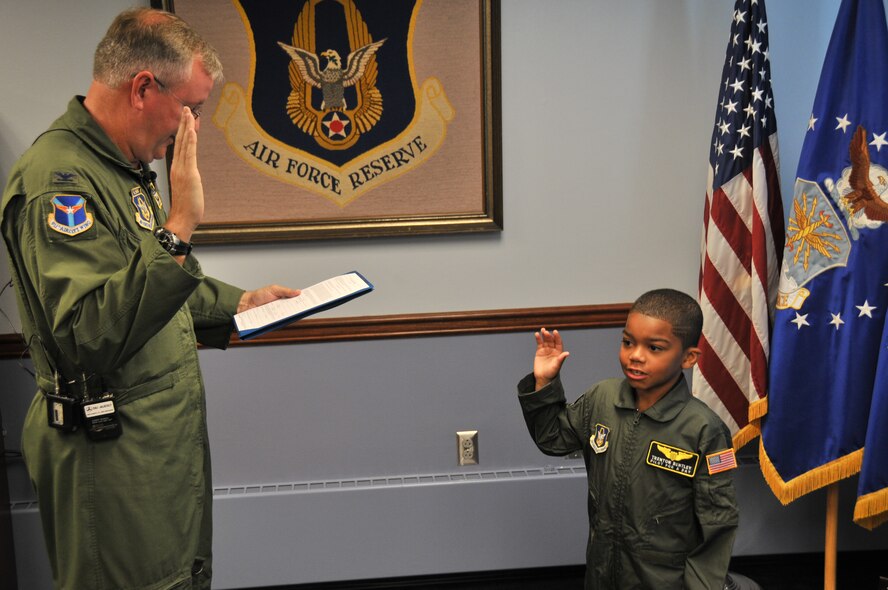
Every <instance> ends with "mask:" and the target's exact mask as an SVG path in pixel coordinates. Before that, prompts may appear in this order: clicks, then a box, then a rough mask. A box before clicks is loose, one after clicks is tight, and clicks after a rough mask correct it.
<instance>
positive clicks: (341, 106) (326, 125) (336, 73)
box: [278, 0, 386, 150]
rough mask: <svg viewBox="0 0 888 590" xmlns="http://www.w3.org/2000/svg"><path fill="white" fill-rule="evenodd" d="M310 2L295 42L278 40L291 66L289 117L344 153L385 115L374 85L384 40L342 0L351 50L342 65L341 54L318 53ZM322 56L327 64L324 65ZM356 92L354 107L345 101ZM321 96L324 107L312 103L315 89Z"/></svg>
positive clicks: (298, 22)
mask: <svg viewBox="0 0 888 590" xmlns="http://www.w3.org/2000/svg"><path fill="white" fill-rule="evenodd" d="M318 1H319V0H310V1H309V2H307V3H306V5H305V7H304V8H303V9H302V11H301V12H300V13H299V16H298V17H297V19H296V24H295V26H294V27H293V38H292V40H291V44H287V43H283V42H281V41H278V45H279V46H280V47H281V49H283V50H284V51H285V52H286V53H287V55H288V56H289V57H290V63H289V66H288V71H289V78H290V87H291V90H290V94H289V96H288V97H287V114H288V115H289V116H290V119H291V120H292V121H293V124H294V125H296V126H297V127H298V128H299V129H301V130H302V131H303V132H305V133H307V134H309V135H311V136H312V137H313V138H314V139H315V141H317V142H318V144H319V145H321V146H322V147H324V148H327V149H331V150H342V149H346V148H348V147H351V146H352V145H354V143H355V142H356V141H357V140H358V138H359V137H360V136H361V134H362V133H366V132H367V131H369V130H370V129H372V128H373V127H374V126H375V125H376V123H377V122H379V119H380V117H382V94H381V93H380V91H379V89H378V88H377V87H376V81H377V76H378V74H379V72H378V66H377V64H376V52H377V51H379V48H380V47H382V45H383V43H385V41H386V39H381V40H379V41H374V40H373V38H372V37H371V36H370V32H369V31H368V29H367V25H366V23H365V22H364V21H363V19H362V18H361V15H360V13H359V12H358V10H357V8H356V7H355V5H354V2H353V1H352V0H339V2H340V4H342V5H343V8H344V12H345V15H346V19H345V20H346V23H345V25H346V28H347V29H348V39H349V44H350V46H351V47H357V49H354V50H352V51H350V53H349V54H348V55H347V56H346V59H345V65H344V67H343V63H342V58H341V57H340V54H339V52H337V51H335V50H333V49H325V50H324V51H322V52H321V53H320V54H316V53H315V47H314V46H315V35H314V32H315V6H316V5H317V3H318ZM321 58H324V59H325V60H326V63H325V64H324V66H323V67H322V66H321ZM349 87H354V88H355V95H356V99H355V103H356V104H354V105H353V106H352V108H349V105H348V104H347V102H346V98H345V89H346V88H349ZM313 89H318V90H320V92H321V108H320V110H318V109H316V108H315V107H314V106H313V105H312V90H313Z"/></svg>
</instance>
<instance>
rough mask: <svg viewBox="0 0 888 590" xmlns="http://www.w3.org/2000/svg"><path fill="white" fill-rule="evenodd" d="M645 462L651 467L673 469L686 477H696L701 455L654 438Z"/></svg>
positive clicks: (673, 471)
mask: <svg viewBox="0 0 888 590" xmlns="http://www.w3.org/2000/svg"><path fill="white" fill-rule="evenodd" d="M645 462H646V463H647V464H648V465H650V466H651V467H656V468H658V469H664V470H666V471H671V472H672V473H677V474H679V475H683V476H685V477H694V474H695V473H697V464H698V463H699V462H700V455H698V454H697V453H693V452H691V451H687V450H685V449H680V448H678V447H673V446H671V445H667V444H666V443H661V442H658V441H655V440H654V441H651V446H650V448H649V449H648V454H647V459H646V460H645Z"/></svg>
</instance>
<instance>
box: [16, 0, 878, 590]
mask: <svg viewBox="0 0 888 590" xmlns="http://www.w3.org/2000/svg"><path fill="white" fill-rule="evenodd" d="M128 4H129V3H127V2H122V1H115V0H93V1H91V2H89V3H71V2H69V3H58V2H54V1H53V2H50V1H49V0H32V1H30V2H10V1H5V2H3V3H2V4H0V52H2V55H4V59H3V60H2V63H0V80H2V81H3V85H4V87H3V91H2V93H0V181H2V180H3V179H5V177H6V175H7V174H8V172H9V169H10V167H11V166H12V164H13V162H14V161H15V159H16V157H17V156H18V155H19V154H20V153H21V152H22V151H23V150H24V149H26V147H27V146H28V144H29V143H30V141H31V140H32V139H33V137H34V136H36V135H37V133H39V132H40V131H41V130H42V129H44V128H45V127H46V126H47V125H48V123H49V122H50V121H51V120H52V119H54V118H55V117H56V116H57V115H58V114H59V113H60V112H61V111H62V110H63V109H64V108H65V104H66V103H67V101H68V99H69V98H70V96H71V95H73V94H75V93H83V92H85V90H86V88H87V84H88V81H89V77H90V67H91V66H90V62H91V54H92V51H93V49H94V47H95V44H96V42H97V41H98V39H99V37H100V36H101V34H102V33H103V32H104V29H105V28H106V26H107V24H108V23H109V22H110V20H111V19H112V18H113V16H114V14H116V13H117V12H118V11H119V10H120V9H122V8H124V7H125V6H127V5H128ZM732 8H733V2H731V1H730V0H719V1H715V0H627V1H624V2H613V1H612V0H570V1H568V0H559V1H557V2H554V1H553V2H545V3H541V2H534V1H531V0H504V1H503V3H502V10H501V12H502V96H503V100H502V119H503V141H502V143H503V203H504V212H505V230H504V231H503V232H502V233H500V234H495V235H493V234H486V235H474V236H466V235H461V236H440V237H433V236H427V237H422V238H379V239H366V240H339V241H332V240H328V241H312V242H288V243H279V244H263V245H233V246H206V247H202V248H200V251H199V257H200V259H201V261H202V263H203V265H204V268H205V270H206V271H207V272H208V273H210V274H215V275H216V276H219V277H220V278H223V279H225V280H228V281H231V282H235V283H238V284H242V285H244V286H247V287H249V286H255V285H260V284H264V283H267V282H282V283H286V284H291V285H294V286H300V285H306V284H311V283H313V282H315V281H317V280H319V279H322V278H325V277H326V276H328V275H329V274H331V273H332V272H337V271H341V270H345V269H351V268H358V269H360V270H361V271H362V272H364V273H366V274H367V276H368V277H370V279H371V280H372V281H374V283H375V284H376V285H377V291H376V292H375V293H374V294H373V295H372V296H368V297H365V298H362V299H359V300H357V301H355V302H353V303H350V304H349V305H348V306H345V307H342V308H340V309H338V310H335V311H334V312H331V315H332V313H335V314H338V315H373V314H387V313H408V312H427V311H454V310H473V309H499V308H511V307H536V306H541V307H542V306H558V305H572V304H586V303H619V302H626V301H630V300H632V299H633V298H634V297H635V296H636V295H637V294H638V293H639V292H641V291H643V290H646V289H648V288H651V287H659V286H671V287H675V288H679V289H684V290H686V291H689V292H693V291H694V289H695V285H696V277H697V264H698V263H697V258H698V255H699V253H698V249H699V236H700V221H701V216H702V205H703V195H704V191H705V180H706V161H707V156H708V149H709V146H708V144H709V139H710V132H711V128H712V122H713V119H714V114H715V101H716V97H717V91H718V84H719V77H720V75H721V68H722V61H723V56H724V49H725V46H726V44H727V40H728V39H727V37H728V31H729V25H730V17H731V12H732ZM837 9H838V3H836V2H832V1H826V0H817V1H807V0H780V1H773V0H772V1H771V2H770V3H769V4H768V10H769V16H770V34H771V58H772V63H773V76H774V88H775V90H774V92H775V100H776V108H777V117H778V123H779V128H780V140H781V159H782V161H783V169H782V178H783V184H784V186H785V187H787V188H786V189H785V192H788V190H789V188H788V187H790V186H791V183H792V177H793V174H794V172H795V164H796V161H797V158H798V152H799V150H800V147H801V138H802V135H803V132H804V129H805V125H806V123H807V119H808V115H809V113H810V107H811V104H812V103H813V94H814V90H815V87H816V84H817V77H818V75H819V70H820V65H821V62H822V59H823V53H824V51H825V48H826V44H827V41H828V38H829V34H830V31H831V27H832V23H833V21H834V18H835V14H836V12H837ZM565 129H567V130H568V131H569V132H565ZM383 190H384V189H383ZM7 279H8V271H7V269H6V266H5V264H0V280H2V281H4V282H5V281H6V280H7ZM0 308H2V309H3V310H4V311H5V312H6V313H7V314H9V315H10V316H11V317H12V322H13V324H15V325H16V327H17V325H18V320H17V316H16V313H15V302H14V298H13V297H12V296H11V294H10V293H7V294H4V295H3V296H2V297H0ZM0 322H2V320H0ZM9 331H11V328H9V329H5V330H4V329H0V332H9ZM618 334H619V332H618V331H617V330H579V331H570V332H569V333H567V334H566V336H567V337H568V346H569V348H570V349H571V351H572V356H571V359H570V362H569V365H568V366H567V367H566V368H565V379H566V380H567V383H568V385H569V387H570V388H571V390H572V392H573V394H574V395H578V394H579V393H580V392H581V390H582V389H583V388H584V387H585V386H586V385H588V384H591V383H592V382H594V381H596V380H598V379H601V378H604V377H609V376H612V375H614V374H615V373H616V371H617V370H618V369H617V365H616V351H615V348H616V342H617V338H618ZM532 349H533V340H532V337H531V336H530V335H529V334H501V335H484V336H466V337H433V338H421V339H412V340H391V341H372V342H353V343H322V344H315V345H298V346H273V347H253V348H245V349H237V350H232V351H228V352H218V351H202V352H201V360H202V363H203V368H204V374H205V376H206V381H207V389H208V397H209V400H208V403H209V410H208V412H209V414H208V418H209V423H210V436H211V440H212V442H213V458H214V478H215V485H216V487H217V501H216V502H215V512H216V516H217V526H216V541H215V546H216V554H217V556H218V557H219V563H218V564H217V567H216V573H217V576H216V587H218V588H237V587H244V586H254V587H258V586H270V585H275V584H284V583H291V584H293V583H301V582H311V581H325V580H337V579H357V578H373V577H379V576H398V575H420V574H433V573H446V572H455V571H469V570H484V569H501V568H520V567H533V566H547V565H560V564H575V563H582V561H583V543H584V538H585V530H586V523H585V501H584V485H583V475H582V473H581V470H580V471H577V466H578V463H579V462H577V461H575V460H567V459H557V460H555V459H551V458H547V457H544V456H542V455H540V454H539V453H538V452H537V451H536V449H535V448H534V446H533V444H532V443H531V442H530V440H529V438H528V436H527V434H526V432H525V428H524V425H523V421H522V419H521V416H520V411H519V409H518V405H517V402H516V401H515V399H514V384H515V383H516V382H517V380H518V379H519V378H520V377H521V376H522V375H523V374H524V373H525V372H526V371H527V370H528V369H529V366H530V356H531V354H532ZM0 382H2V383H3V384H4V385H3V395H0V408H2V412H3V420H4V426H5V428H6V430H7V431H8V436H7V439H6V445H7V447H8V448H10V447H11V448H17V447H18V444H17V443H18V440H19V437H20V432H21V420H22V417H23V415H24V412H25V409H26V407H27V404H28V402H29V399H30V396H31V391H32V388H33V384H32V382H31V380H30V377H29V376H28V375H27V374H26V373H25V372H24V371H22V370H21V369H20V368H19V364H18V363H17V362H16V361H11V360H10V361H0ZM465 429H478V430H479V431H480V449H481V465H479V466H478V469H472V470H466V469H464V468H463V469H460V468H458V467H457V466H456V465H455V439H454V432H455V431H456V430H465ZM9 474H10V478H11V486H12V490H11V493H12V497H13V500H14V502H15V503H14V510H13V513H14V519H15V534H16V541H17V547H16V549H17V558H18V563H19V575H20V578H21V579H20V587H21V588H28V589H32V588H33V589H38V590H39V589H43V588H48V587H49V586H48V581H47V580H48V573H47V570H46V561H45V555H44V554H43V550H42V546H41V545H40V542H41V541H40V533H39V529H38V524H37V513H36V508H35V507H34V505H33V504H31V503H30V502H31V501H32V500H33V494H32V493H31V491H30V488H29V484H28V482H27V477H26V474H25V473H24V469H23V468H22V466H21V464H14V465H13V466H11V468H10V469H9ZM491 474H492V475H491ZM420 477H422V478H424V479H422V480H420V479H419V478H420ZM413 478H416V479H415V480H414V479H413ZM428 478H431V479H429V480H428V481H426V480H427V479H428ZM737 482H738V489H739V490H740V502H741V512H742V519H743V520H742V524H741V531H740V535H739V537H738V541H737V545H736V553H737V554H738V555H753V554H762V553H790V552H802V551H817V550H819V548H820V547H821V539H822V507H823V497H822V494H819V493H818V494H812V495H810V496H808V497H805V498H803V499H802V500H799V501H798V502H796V503H795V504H793V505H791V506H790V507H788V508H783V507H780V506H779V504H778V503H777V502H776V500H774V498H773V496H772V495H771V494H770V492H769V491H768V490H767V489H766V488H765V486H764V485H763V483H762V481H761V476H760V474H759V472H758V468H757V467H756V466H754V465H749V466H744V467H743V468H741V470H740V472H739V473H738V477H737ZM853 493H854V491H853V484H852V485H851V487H849V486H843V492H842V494H843V499H844V500H845V501H846V502H847V501H848V500H850V498H851V497H852V496H853ZM840 520H841V521H842V528H841V531H840V547H842V548H843V549H859V548H865V547H872V548H876V547H880V548H884V547H888V538H886V537H888V530H885V531H878V532H877V533H876V534H869V533H866V532H865V531H863V530H862V529H859V528H858V527H854V526H853V525H850V524H849V522H850V510H849V509H848V507H847V505H846V506H844V507H843V510H842V512H841V516H840ZM883 528H885V527H883Z"/></svg>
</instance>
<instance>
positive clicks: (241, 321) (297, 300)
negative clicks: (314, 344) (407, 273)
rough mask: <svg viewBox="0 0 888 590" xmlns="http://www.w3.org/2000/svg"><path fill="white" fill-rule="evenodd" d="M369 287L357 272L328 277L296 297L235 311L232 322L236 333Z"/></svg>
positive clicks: (319, 305)
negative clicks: (240, 311) (236, 330)
mask: <svg viewBox="0 0 888 590" xmlns="http://www.w3.org/2000/svg"><path fill="white" fill-rule="evenodd" d="M369 286H370V285H369V284H367V283H366V282H365V281H364V279H362V278H361V276H360V275H359V274H357V273H354V272H351V273H346V274H344V275H339V276H337V277H331V278H329V279H327V280H326V281H321V282H320V283H317V284H316V285H312V286H311V287H306V288H305V289H302V292H301V293H300V294H299V295H297V296H296V297H291V298H289V299H277V300H275V301H272V302H270V303H266V304H265V305H260V306H259V307H254V308H253V309H248V310H247V311H245V312H242V313H239V314H237V315H235V316H234V321H235V325H236V326H237V329H238V331H240V332H243V331H246V330H256V329H259V328H262V327H264V326H267V325H269V324H273V323H275V322H279V321H281V320H286V319H287V318H290V317H293V316H297V315H299V314H302V313H305V312H306V311H310V310H312V309H314V308H316V307H321V306H324V305H327V304H330V303H333V302H334V301H336V300H337V299H342V298H343V297H348V296H349V295H352V294H354V293H357V292H358V291H361V290H362V289H366V288H368V287H369Z"/></svg>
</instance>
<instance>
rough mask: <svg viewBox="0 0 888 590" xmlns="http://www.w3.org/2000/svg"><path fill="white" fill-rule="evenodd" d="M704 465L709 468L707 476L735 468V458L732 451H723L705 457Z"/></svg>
mask: <svg viewBox="0 0 888 590" xmlns="http://www.w3.org/2000/svg"><path fill="white" fill-rule="evenodd" d="M706 465H707V466H708V467H709V475H714V474H716V473H720V472H722V471H729V470H731V469H736V468H737V456H736V455H735V454H734V449H725V450H724V451H719V452H717V453H712V454H711V455H706Z"/></svg>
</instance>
